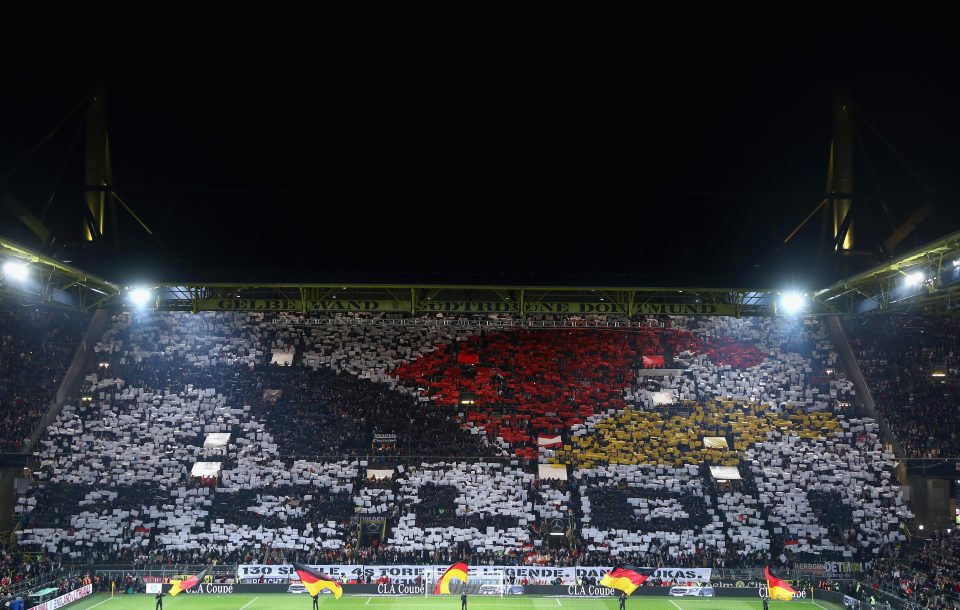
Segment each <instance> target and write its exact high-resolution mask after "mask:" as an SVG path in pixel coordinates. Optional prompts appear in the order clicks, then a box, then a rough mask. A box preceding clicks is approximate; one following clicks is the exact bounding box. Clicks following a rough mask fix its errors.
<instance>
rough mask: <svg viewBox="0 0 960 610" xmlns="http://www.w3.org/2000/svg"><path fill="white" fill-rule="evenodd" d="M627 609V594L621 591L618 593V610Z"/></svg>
mask: <svg viewBox="0 0 960 610" xmlns="http://www.w3.org/2000/svg"><path fill="white" fill-rule="evenodd" d="M626 608H627V594H626V593H624V592H623V591H621V592H620V610H626Z"/></svg>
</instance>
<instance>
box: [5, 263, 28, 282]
mask: <svg viewBox="0 0 960 610" xmlns="http://www.w3.org/2000/svg"><path fill="white" fill-rule="evenodd" d="M3 274H4V275H5V276H7V277H8V278H10V279H12V280H17V281H18V282H22V281H23V280H25V279H27V276H29V275H30V268H29V267H27V265H26V263H21V262H20V261H7V262H5V263H4V264H3Z"/></svg>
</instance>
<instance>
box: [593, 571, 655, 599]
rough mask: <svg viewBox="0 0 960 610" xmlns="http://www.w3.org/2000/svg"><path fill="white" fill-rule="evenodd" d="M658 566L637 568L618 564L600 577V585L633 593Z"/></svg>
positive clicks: (628, 593)
mask: <svg viewBox="0 0 960 610" xmlns="http://www.w3.org/2000/svg"><path fill="white" fill-rule="evenodd" d="M656 571H657V569H656V568H637V567H634V566H631V565H623V564H617V565H616V566H614V568H613V569H612V570H611V571H610V572H609V573H607V574H606V575H605V576H604V577H603V578H601V579H600V585H601V586H603V587H610V588H611V589H618V590H620V591H623V592H624V593H626V594H627V595H632V594H633V592H634V591H636V590H637V587H639V586H640V585H642V584H643V581H645V580H646V579H648V578H650V577H651V576H653V573H654V572H656Z"/></svg>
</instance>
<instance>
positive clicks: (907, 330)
mask: <svg viewBox="0 0 960 610" xmlns="http://www.w3.org/2000/svg"><path fill="white" fill-rule="evenodd" d="M847 330H848V335H849V337H850V344H851V347H852V348H853V350H854V352H855V354H856V356H857V361H858V362H859V364H860V368H861V370H862V371H863V374H864V376H865V377H866V379H867V383H868V384H869V385H870V390H871V393H872V394H873V397H874V400H875V401H876V403H877V408H878V409H879V411H880V414H881V416H882V417H883V418H884V419H886V421H887V423H888V424H889V425H890V427H891V429H892V430H893V433H894V435H895V436H896V437H897V440H898V442H899V444H900V447H901V448H902V449H903V451H904V453H905V454H906V455H907V456H908V457H921V458H942V457H953V458H955V457H960V438H958V436H957V435H958V430H960V414H958V411H957V408H956V405H957V403H958V402H960V390H958V388H957V385H956V381H955V380H956V378H957V374H958V373H960V370H958V365H957V358H958V356H960V321H958V320H957V319H956V318H953V317H945V318H929V317H920V316H876V317H872V318H867V319H866V320H854V321H851V322H849V323H848V324H847ZM933 373H942V374H944V375H949V377H933V376H932V374H933Z"/></svg>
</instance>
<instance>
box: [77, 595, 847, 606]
mask: <svg viewBox="0 0 960 610" xmlns="http://www.w3.org/2000/svg"><path fill="white" fill-rule="evenodd" d="M319 603H320V608H321V609H322V610H390V609H392V608H396V609H397V610H414V609H415V608H427V609H429V608H437V609H438V610H439V609H442V608H448V609H450V610H460V598H459V597H458V596H454V595H444V596H433V595H431V596H428V597H414V596H406V597H371V596H367V595H357V596H352V595H344V596H343V597H341V598H340V599H334V597H333V596H332V595H321V596H320V602H319ZM155 605H156V602H155V599H154V596H153V595H147V594H137V595H117V596H115V597H113V598H111V597H110V594H109V593H98V594H97V595H94V596H91V597H87V598H84V599H81V600H79V601H76V602H74V603H72V604H70V605H69V606H66V607H67V608H69V609H70V610H154V607H155ZM312 607H313V606H312V604H311V601H310V597H308V596H307V595H295V594H283V593H269V594H263V595H255V594H246V593H243V594H240V593H237V594H232V595H189V594H180V595H178V596H177V597H174V598H171V597H168V596H164V598H163V610H312ZM468 608H469V610H547V609H549V608H566V609H567V610H606V609H609V610H617V608H618V604H617V600H616V598H613V597H611V598H583V597H536V596H531V595H510V596H504V597H493V596H481V595H472V596H470V599H469V606H468ZM634 609H635V610H763V605H762V604H761V602H760V600H759V599H756V598H746V597H713V598H706V597H703V598H695V597H652V596H637V597H633V598H629V599H627V610H634ZM770 610H843V608H842V607H841V606H839V605H837V604H832V603H830V602H827V601H818V600H815V601H813V602H810V601H794V602H778V601H772V602H770Z"/></svg>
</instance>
